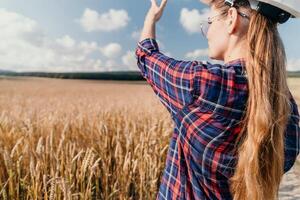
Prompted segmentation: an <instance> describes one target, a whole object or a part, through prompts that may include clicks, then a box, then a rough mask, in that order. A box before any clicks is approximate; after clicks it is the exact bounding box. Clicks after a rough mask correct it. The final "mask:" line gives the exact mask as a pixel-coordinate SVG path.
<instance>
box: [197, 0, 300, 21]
mask: <svg viewBox="0 0 300 200" xmlns="http://www.w3.org/2000/svg"><path fill="white" fill-rule="evenodd" d="M200 1H201V2H203V3H205V4H210V3H211V2H212V0H200ZM224 1H225V3H226V4H227V5H229V6H233V5H234V2H235V1H236V0H224ZM248 2H249V3H250V5H251V8H252V9H253V10H256V11H258V12H260V13H261V14H263V15H265V16H266V17H268V18H273V19H275V20H277V21H278V22H279V23H284V22H286V21H287V20H288V19H289V18H290V17H292V18H300V0H248Z"/></svg>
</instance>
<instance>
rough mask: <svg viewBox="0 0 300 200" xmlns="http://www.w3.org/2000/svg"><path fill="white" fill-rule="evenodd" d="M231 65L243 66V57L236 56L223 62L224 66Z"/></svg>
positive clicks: (244, 63)
mask: <svg viewBox="0 0 300 200" xmlns="http://www.w3.org/2000/svg"><path fill="white" fill-rule="evenodd" d="M231 65H241V66H245V65H246V60H245V58H237V59H234V60H230V61H228V62H226V63H225V64H224V66H226V67H227V66H231Z"/></svg>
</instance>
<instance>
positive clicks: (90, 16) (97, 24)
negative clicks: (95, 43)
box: [79, 8, 130, 32]
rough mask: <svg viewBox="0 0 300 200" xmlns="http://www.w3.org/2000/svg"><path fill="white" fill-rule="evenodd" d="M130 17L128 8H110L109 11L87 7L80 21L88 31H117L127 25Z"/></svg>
mask: <svg viewBox="0 0 300 200" xmlns="http://www.w3.org/2000/svg"><path fill="white" fill-rule="evenodd" d="M129 21H130V17H129V16H128V13H127V11H126V10H115V9H110V10H109V11H108V12H107V13H103V14H99V13H98V12H97V11H95V10H92V9H89V8H86V9H85V11H84V13H83V15H82V16H81V19H80V20H79V23H80V24H81V26H82V28H83V29H84V30H85V31H86V32H92V31H115V30H119V29H121V28H124V27H126V26H127V24H128V22H129Z"/></svg>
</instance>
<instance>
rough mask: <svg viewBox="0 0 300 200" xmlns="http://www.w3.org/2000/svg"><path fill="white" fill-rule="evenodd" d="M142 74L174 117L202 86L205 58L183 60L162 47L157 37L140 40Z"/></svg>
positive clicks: (138, 54)
mask: <svg viewBox="0 0 300 200" xmlns="http://www.w3.org/2000/svg"><path fill="white" fill-rule="evenodd" d="M135 56H136V59H137V65H138V67H139V69H140V71H141V74H142V76H143V77H144V78H145V79H146V81H147V82H148V83H149V84H150V85H151V87H152V89H153V90H154V92H155V94H156V95H157V96H158V97H159V99H160V101H161V102H162V103H163V105H164V106H165V107H166V108H167V109H168V111H169V112H170V113H171V116H172V118H173V117H174V116H175V115H176V113H177V112H178V111H179V110H180V109H182V107H183V106H185V105H187V104H190V103H191V102H192V101H193V95H194V94H195V91H197V90H198V88H197V86H198V84H197V83H195V79H194V78H195V76H197V74H199V72H200V70H201V65H202V62H201V61H181V60H175V59H173V58H170V57H168V56H166V55H164V54H163V53H161V52H160V51H159V47H158V44H157V41H156V40H155V39H154V38H146V39H144V40H142V41H140V42H139V43H138V46H137V49H136V51H135Z"/></svg>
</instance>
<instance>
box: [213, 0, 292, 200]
mask: <svg viewBox="0 0 300 200" xmlns="http://www.w3.org/2000/svg"><path fill="white" fill-rule="evenodd" d="M211 4H213V5H214V6H215V7H216V8H217V9H220V10H222V11H228V9H229V8H230V7H229V6H227V5H225V4H224V0H212V1H211ZM235 4H236V8H239V7H244V8H248V9H249V11H250V6H249V2H248V1H247V0H237V1H235ZM250 13H251V18H250V22H249V27H248V32H247V35H246V37H247V48H248V49H247V57H246V59H245V60H246V73H247V80H248V89H249V93H248V94H249V96H248V101H247V105H246V112H245V116H244V118H243V120H242V131H241V133H240V134H239V137H238V138H237V140H236V144H238V147H237V154H238V155H237V158H238V161H237V165H236V168H235V172H234V175H233V176H232V177H231V179H230V189H231V192H232V195H233V198H234V200H244V199H251V200H274V199H277V198H278V190H279V185H280V182H281V179H282V175H283V173H284V171H283V169H284V132H285V128H286V124H287V121H288V116H289V113H290V112H291V107H290V102H289V89H288V84H287V75H286V55H285V50H284V45H283V43H282V40H281V38H280V36H279V32H278V29H277V25H278V23H276V22H274V21H272V20H270V19H267V18H266V17H265V16H263V15H261V14H260V13H258V12H256V11H254V10H251V11H250ZM225 15H227V12H225Z"/></svg>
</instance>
